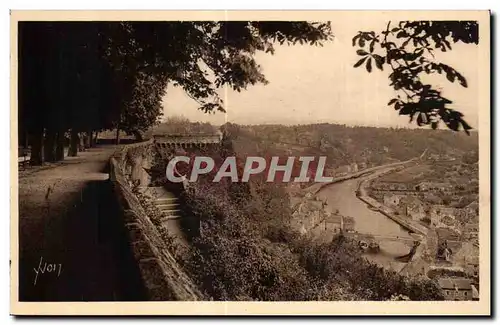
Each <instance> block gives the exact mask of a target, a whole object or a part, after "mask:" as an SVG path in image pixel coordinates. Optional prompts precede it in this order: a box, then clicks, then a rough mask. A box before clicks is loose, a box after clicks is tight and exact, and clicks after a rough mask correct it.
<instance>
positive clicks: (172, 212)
mask: <svg viewBox="0 0 500 325" xmlns="http://www.w3.org/2000/svg"><path fill="white" fill-rule="evenodd" d="M161 212H162V213H163V215H164V216H173V215H180V214H181V213H180V212H181V210H161Z"/></svg>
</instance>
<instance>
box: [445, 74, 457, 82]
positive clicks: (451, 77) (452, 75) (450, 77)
mask: <svg viewBox="0 0 500 325" xmlns="http://www.w3.org/2000/svg"><path fill="white" fill-rule="evenodd" d="M446 79H448V80H449V81H450V82H455V74H454V73H453V72H451V71H447V72H446Z"/></svg>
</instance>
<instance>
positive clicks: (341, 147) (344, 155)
mask: <svg viewBox="0 0 500 325" xmlns="http://www.w3.org/2000/svg"><path fill="white" fill-rule="evenodd" d="M222 129H223V130H225V131H226V133H227V134H228V135H229V136H230V138H231V139H232V140H233V143H234V148H235V150H236V151H237V152H239V153H247V154H255V153H259V152H260V153H262V152H269V151H272V152H275V153H277V154H290V153H292V154H298V153H299V154H302V155H307V154H310V155H326V156H328V161H329V163H330V165H331V166H332V167H337V166H341V165H345V164H350V163H353V162H356V163H367V164H368V165H380V164H383V163H388V162H393V161H394V160H407V159H411V158H414V157H416V156H419V155H421V154H422V153H423V152H424V150H426V149H427V154H438V155H448V156H450V157H456V158H460V157H462V156H463V155H464V154H465V153H467V152H470V151H477V150H478V146H479V142H478V134H477V132H472V133H471V135H470V136H468V135H466V134H465V133H464V132H453V131H448V130H429V129H396V128H376V127H350V126H345V125H336V124H328V123H324V124H309V125H297V126H285V125H247V126H242V125H236V124H231V123H228V124H226V125H224V126H222Z"/></svg>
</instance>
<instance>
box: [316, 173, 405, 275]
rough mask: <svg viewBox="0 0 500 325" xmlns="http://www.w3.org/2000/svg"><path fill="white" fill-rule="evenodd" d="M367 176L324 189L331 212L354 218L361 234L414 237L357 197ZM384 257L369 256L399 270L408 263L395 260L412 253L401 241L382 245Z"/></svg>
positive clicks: (325, 198) (380, 243) (321, 191)
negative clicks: (361, 183)
mask: <svg viewBox="0 0 500 325" xmlns="http://www.w3.org/2000/svg"><path fill="white" fill-rule="evenodd" d="M367 178H368V177H367V176H364V177H360V178H357V179H351V180H346V181H343V182H340V183H335V184H331V185H328V186H325V187H324V188H322V189H321V190H320V191H319V192H318V193H317V196H318V197H319V198H321V199H322V200H326V202H327V207H328V210H329V211H331V212H334V211H335V210H338V211H339V213H340V214H341V215H344V216H349V217H352V218H353V219H354V220H355V225H354V230H355V231H357V232H359V233H364V234H372V235H380V236H401V237H410V236H409V234H408V231H406V230H405V229H403V228H402V227H401V226H400V225H399V224H397V223H396V222H394V221H392V220H391V219H389V218H388V217H386V216H385V215H383V214H381V213H379V212H376V211H373V210H370V209H369V208H368V206H367V205H366V204H365V203H364V202H363V201H361V200H360V199H358V198H357V197H356V190H357V189H358V184H359V182H360V181H362V180H364V179H367ZM379 245H380V248H381V250H380V253H378V254H369V255H367V258H368V259H369V260H371V261H373V262H376V263H378V264H381V265H383V266H385V267H389V268H392V269H395V270H399V269H401V268H402V267H403V266H404V263H400V262H396V261H394V257H396V256H401V255H405V254H407V253H408V252H409V250H410V247H409V245H407V244H405V243H403V242H398V241H380V242H379Z"/></svg>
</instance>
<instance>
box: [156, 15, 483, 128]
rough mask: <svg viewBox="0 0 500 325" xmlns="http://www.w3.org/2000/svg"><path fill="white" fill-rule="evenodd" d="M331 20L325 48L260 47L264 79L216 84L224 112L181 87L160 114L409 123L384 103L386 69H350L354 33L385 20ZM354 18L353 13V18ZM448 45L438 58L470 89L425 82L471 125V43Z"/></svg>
mask: <svg viewBox="0 0 500 325" xmlns="http://www.w3.org/2000/svg"><path fill="white" fill-rule="evenodd" d="M334 18H335V19H332V31H333V34H334V37H335V38H334V40H333V41H330V42H328V43H325V45H324V46H323V47H315V46H307V45H303V46H301V45H295V46H277V47H276V53H275V54H274V55H270V54H264V53H258V54H257V55H256V57H255V58H256V61H257V63H258V64H260V65H261V67H262V71H263V73H264V74H265V76H266V78H267V80H268V81H269V84H268V85H255V86H249V87H248V88H247V90H245V91H242V92H241V93H238V92H234V91H232V90H227V89H221V90H220V94H221V96H222V98H223V99H224V100H225V107H226V110H227V115H225V114H224V113H220V112H217V113H215V114H210V115H208V114H205V113H203V112H201V111H199V110H197V107H198V105H197V104H196V102H194V101H193V100H192V99H190V98H189V97H188V96H187V95H186V94H185V93H184V91H183V90H182V89H181V88H176V87H171V86H169V88H168V89H167V95H166V97H165V98H164V116H165V117H168V116H173V115H177V116H179V115H182V116H185V117H187V118H189V119H191V120H193V121H208V122H211V123H213V124H223V123H225V122H233V123H238V124H309V123H318V122H328V123H336V124H347V125H365V126H381V127H414V125H410V124H409V123H408V121H409V120H408V117H407V116H399V115H398V113H397V112H396V111H395V110H394V109H393V108H392V107H389V106H387V102H388V101H389V100H390V99H391V98H393V97H394V96H395V92H394V90H393V89H392V88H391V87H390V86H389V79H388V78H387V77H388V75H389V72H388V71H387V67H386V69H384V70H385V71H380V70H378V69H374V70H373V71H372V73H368V72H367V71H366V69H365V68H363V67H360V68H354V67H353V64H354V63H356V61H357V60H358V58H359V57H358V55H357V54H356V49H357V48H356V47H353V46H352V42H351V40H352V37H353V36H354V35H355V34H356V33H357V32H358V31H359V30H363V31H371V30H373V31H376V32H380V31H382V30H384V29H385V26H386V24H387V20H384V19H383V17H379V18H376V19H364V20H362V19H357V20H356V22H355V24H353V23H352V19H353V17H350V16H349V15H346V16H344V17H339V15H336V16H335V17H334ZM358 18H359V17H358ZM452 46H453V51H451V52H446V53H442V52H437V53H436V59H437V60H438V61H441V62H443V63H446V64H448V65H450V66H452V67H454V68H455V69H456V70H457V71H459V72H460V73H461V74H462V75H464V76H465V78H466V79H467V82H468V84H469V87H468V88H463V87H461V86H460V85H459V84H458V83H454V84H452V83H450V82H449V81H448V80H447V79H446V77H445V76H444V75H437V76H436V77H432V79H430V80H429V81H431V82H432V84H433V85H435V86H436V87H439V88H442V92H443V96H444V97H446V98H448V99H451V100H452V101H453V105H452V106H451V107H452V108H455V109H458V110H459V111H461V112H462V113H463V114H464V115H465V116H464V118H465V120H466V121H467V122H468V123H469V124H470V125H471V126H472V127H473V128H476V127H477V125H478V96H479V76H478V66H479V65H478V56H479V54H480V52H479V48H478V47H477V46H475V45H465V44H455V45H452Z"/></svg>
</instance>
